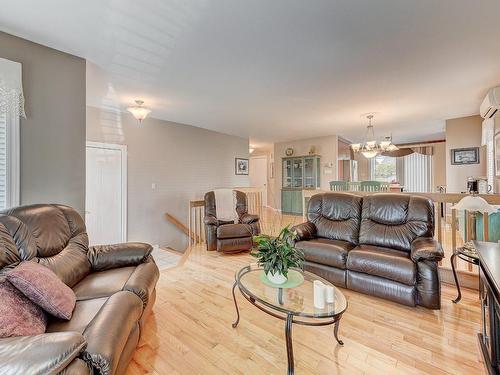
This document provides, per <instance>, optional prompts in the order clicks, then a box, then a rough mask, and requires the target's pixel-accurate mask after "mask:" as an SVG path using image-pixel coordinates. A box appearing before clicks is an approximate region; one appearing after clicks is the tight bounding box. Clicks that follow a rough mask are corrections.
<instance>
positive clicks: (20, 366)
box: [0, 332, 87, 375]
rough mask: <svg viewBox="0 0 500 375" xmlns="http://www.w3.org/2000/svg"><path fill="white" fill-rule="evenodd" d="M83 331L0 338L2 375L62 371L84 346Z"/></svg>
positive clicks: (57, 372)
mask: <svg viewBox="0 0 500 375" xmlns="http://www.w3.org/2000/svg"><path fill="white" fill-rule="evenodd" d="M86 344H87V343H86V342H85V339H84V338H83V336H82V335H81V334H80V333H76V332H59V333H46V334H41V335H35V336H23V337H15V338H14V337H11V338H7V339H3V340H1V341H0V365H1V366H0V367H1V373H2V375H10V374H12V375H14V374H15V375H18V374H59V373H60V371H62V370H63V369H65V368H66V366H68V365H69V364H70V363H71V362H72V361H73V360H74V359H75V358H76V357H77V356H78V354H80V352H81V351H82V350H83V349H84V348H85V345H86Z"/></svg>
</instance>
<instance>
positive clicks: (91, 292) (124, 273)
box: [73, 266, 136, 301]
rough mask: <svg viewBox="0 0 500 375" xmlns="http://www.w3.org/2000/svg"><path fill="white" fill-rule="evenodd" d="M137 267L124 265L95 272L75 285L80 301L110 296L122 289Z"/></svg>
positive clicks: (74, 289)
mask: <svg viewBox="0 0 500 375" xmlns="http://www.w3.org/2000/svg"><path fill="white" fill-rule="evenodd" d="M135 269H136V267H135V266H134V267H122V268H114V269H111V270H106V271H101V272H93V273H91V274H90V275H88V276H87V277H85V278H84V279H83V280H82V281H80V282H79V283H78V284H76V285H75V287H74V288H73V291H74V292H75V295H76V299H77V300H78V301H81V300H86V299H93V298H101V297H109V296H111V295H113V294H114V293H116V292H119V291H120V290H123V287H124V286H125V284H126V283H127V280H128V279H129V278H130V276H131V275H132V273H133V272H134V270H135Z"/></svg>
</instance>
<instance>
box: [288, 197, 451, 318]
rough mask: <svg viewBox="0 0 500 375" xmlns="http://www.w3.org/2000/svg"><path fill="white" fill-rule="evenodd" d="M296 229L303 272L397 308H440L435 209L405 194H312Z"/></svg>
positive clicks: (423, 200)
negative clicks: (389, 301)
mask: <svg viewBox="0 0 500 375" xmlns="http://www.w3.org/2000/svg"><path fill="white" fill-rule="evenodd" d="M307 220H308V221H307V222H306V223H303V224H300V225H298V226H296V227H294V230H296V231H297V234H298V238H297V242H296V247H297V248H299V249H302V250H303V251H304V255H305V269H306V270H309V271H311V272H313V273H315V274H317V275H319V276H321V277H324V278H326V279H327V280H330V281H331V282H332V283H334V284H335V285H337V286H340V287H345V288H349V289H352V290H356V291H358V292H362V293H366V294H370V295H374V296H377V297H381V298H386V299H389V300H392V301H395V302H398V303H401V304H405V305H410V306H415V305H421V306H425V307H427V308H430V309H439V308H440V304H441V298H440V296H441V289H440V282H439V274H438V266H437V263H438V261H440V260H441V259H442V258H443V256H444V254H443V249H442V247H441V245H440V244H439V243H438V242H437V241H435V240H434V239H433V236H434V204H433V203H432V201H431V200H429V199H426V198H423V197H419V196H412V195H405V194H373V195H366V196H358V195H354V194H349V193H325V194H317V195H314V196H313V197H312V198H311V199H310V201H309V204H308V208H307Z"/></svg>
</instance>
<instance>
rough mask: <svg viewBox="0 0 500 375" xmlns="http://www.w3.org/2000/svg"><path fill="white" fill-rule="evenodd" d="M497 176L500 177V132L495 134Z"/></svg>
mask: <svg viewBox="0 0 500 375" xmlns="http://www.w3.org/2000/svg"><path fill="white" fill-rule="evenodd" d="M494 144H495V176H496V177H498V178H500V132H498V133H497V134H495V141H494Z"/></svg>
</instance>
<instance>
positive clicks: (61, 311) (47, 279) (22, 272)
mask: <svg viewBox="0 0 500 375" xmlns="http://www.w3.org/2000/svg"><path fill="white" fill-rule="evenodd" d="M7 280H9V281H10V282H11V284H12V285H14V286H15V287H16V288H17V289H18V290H19V291H21V293H23V294H24V295H25V296H26V297H27V298H28V299H29V300H31V301H32V302H33V303H35V304H37V305H38V306H40V307H41V308H42V309H44V310H45V311H46V312H48V313H49V314H52V315H54V316H56V317H58V318H61V319H66V320H69V319H71V315H72V314H73V309H74V308H75V301H76V298H75V293H73V291H72V290H71V288H70V287H68V286H67V285H66V284H64V283H63V282H62V281H61V280H60V279H59V278H58V277H57V276H56V274H55V273H54V272H52V271H51V270H50V269H49V268H47V267H45V266H42V265H41V264H38V263H35V262H32V261H27V262H21V263H20V264H19V265H18V266H17V267H16V268H14V269H13V270H12V271H11V272H9V273H8V274H7Z"/></svg>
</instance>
